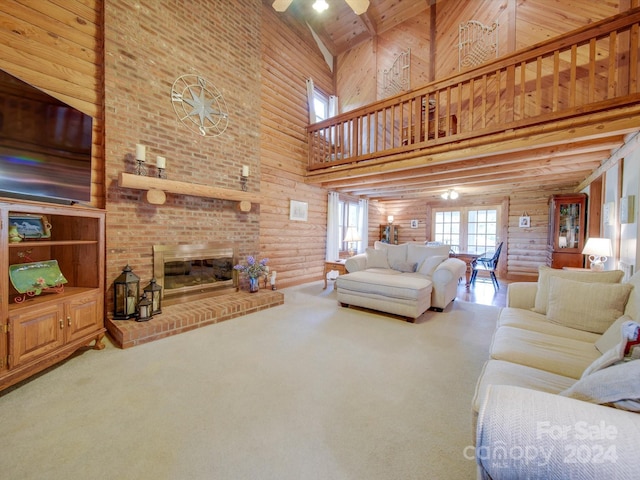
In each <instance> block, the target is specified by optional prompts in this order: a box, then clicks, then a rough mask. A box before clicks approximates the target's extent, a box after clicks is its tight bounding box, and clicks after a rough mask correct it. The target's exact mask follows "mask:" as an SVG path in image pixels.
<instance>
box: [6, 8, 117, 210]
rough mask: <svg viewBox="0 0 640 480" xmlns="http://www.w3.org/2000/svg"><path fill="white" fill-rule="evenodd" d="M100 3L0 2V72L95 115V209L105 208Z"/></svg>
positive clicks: (92, 199) (93, 150) (93, 157)
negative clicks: (0, 70)
mask: <svg viewBox="0 0 640 480" xmlns="http://www.w3.org/2000/svg"><path fill="white" fill-rule="evenodd" d="M102 64H103V55H102V1H101V0H65V1H49V2H24V1H23V2H21V1H18V0H3V1H2V2H0V68H1V69H2V70H4V71H6V72H8V73H10V74H11V75H14V76H16V77H18V78H20V79H21V80H24V81H25V82H27V83H30V84H31V85H34V86H36V87H38V88H40V89H42V90H44V91H45V92H47V93H48V94H50V95H52V96H54V97H56V98H58V99H59V100H61V101H63V102H65V103H67V104H69V105H71V106H73V107H75V108H77V109H78V110H80V111H82V112H83V113H86V114H88V115H90V116H92V117H93V139H94V140H93V148H92V160H93V161H92V169H93V172H92V177H91V205H93V206H96V207H103V206H104V202H105V186H104V183H105V181H104V167H103V165H104V148H103V142H102V139H103V131H104V120H103V116H104V115H103V106H102V90H103V89H102Z"/></svg>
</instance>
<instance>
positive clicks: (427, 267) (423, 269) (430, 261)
mask: <svg viewBox="0 0 640 480" xmlns="http://www.w3.org/2000/svg"><path fill="white" fill-rule="evenodd" d="M447 258H449V256H448V255H446V256H445V255H433V256H431V257H427V258H425V259H424V262H422V265H420V267H419V268H418V270H417V272H418V273H419V274H421V275H426V276H427V277H431V276H432V275H433V272H435V270H436V268H438V265H440V264H441V263H442V262H444V261H445V260H446V259H447Z"/></svg>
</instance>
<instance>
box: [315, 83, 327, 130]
mask: <svg viewBox="0 0 640 480" xmlns="http://www.w3.org/2000/svg"><path fill="white" fill-rule="evenodd" d="M313 109H314V111H315V114H316V123H317V122H321V121H322V120H326V119H327V118H329V97H327V96H326V95H325V94H323V93H322V92H320V91H319V90H317V89H315V88H314V89H313Z"/></svg>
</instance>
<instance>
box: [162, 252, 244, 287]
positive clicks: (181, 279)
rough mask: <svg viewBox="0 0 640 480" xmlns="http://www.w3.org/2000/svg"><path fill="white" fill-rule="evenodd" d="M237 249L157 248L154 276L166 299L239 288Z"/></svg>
mask: <svg viewBox="0 0 640 480" xmlns="http://www.w3.org/2000/svg"><path fill="white" fill-rule="evenodd" d="M235 263H236V255H235V249H234V248H233V246H229V245H217V244H204V245H155V246H154V247H153V274H154V276H155V277H156V281H157V282H158V284H160V285H162V287H163V297H164V298H165V299H170V298H172V297H173V298H175V297H185V296H190V295H196V294H203V293H210V292H212V291H214V290H218V289H221V288H231V287H235V286H236V285H235V282H236V278H237V275H234V270H233V266H234V265H235Z"/></svg>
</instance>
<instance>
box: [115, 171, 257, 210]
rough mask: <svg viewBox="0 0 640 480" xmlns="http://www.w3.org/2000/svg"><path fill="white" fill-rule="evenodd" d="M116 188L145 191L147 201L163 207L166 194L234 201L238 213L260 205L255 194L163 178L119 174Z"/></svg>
mask: <svg viewBox="0 0 640 480" xmlns="http://www.w3.org/2000/svg"><path fill="white" fill-rule="evenodd" d="M118 186H120V187H123V188H134V189H138V190H146V191H147V201H148V202H149V203H151V204H154V205H163V204H164V203H165V202H166V200H167V196H166V195H165V193H166V192H170V193H177V194H179V195H193V196H196V197H206V198H218V199H221V200H232V201H236V202H239V207H240V211H242V212H248V211H250V210H251V203H260V202H259V196H258V195H257V194H255V193H249V192H244V191H240V190H230V189H228V188H220V187H211V186H209V185H200V184H197V183H188V182H179V181H176V180H167V179H165V178H156V177H146V176H142V175H134V174H132V173H125V172H121V173H120V175H119V176H118Z"/></svg>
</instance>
